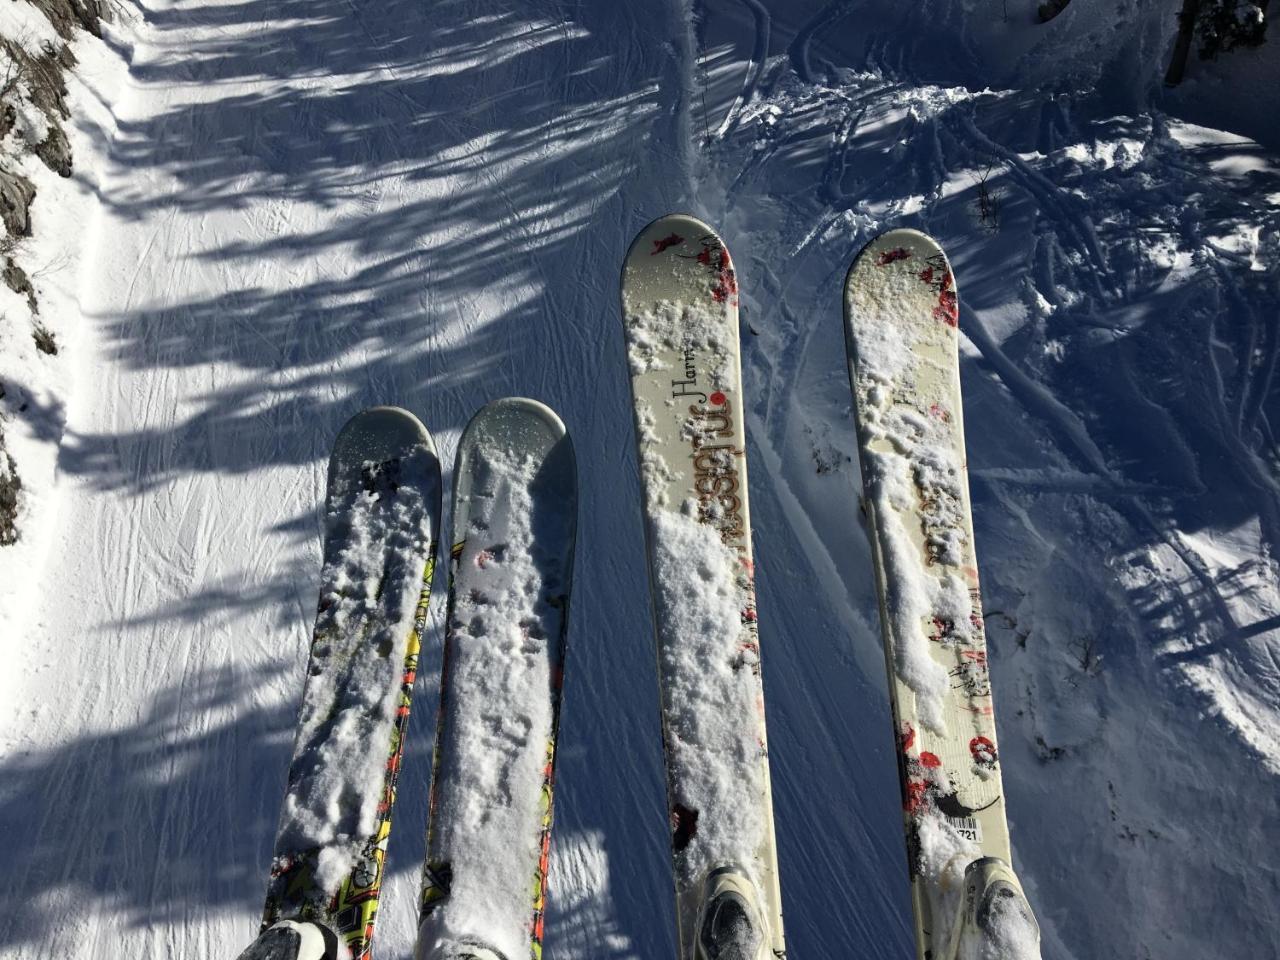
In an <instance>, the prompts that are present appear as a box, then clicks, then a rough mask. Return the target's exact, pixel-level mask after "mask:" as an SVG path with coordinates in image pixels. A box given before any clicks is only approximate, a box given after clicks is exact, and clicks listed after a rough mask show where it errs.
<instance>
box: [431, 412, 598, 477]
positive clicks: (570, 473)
mask: <svg viewBox="0 0 1280 960" xmlns="http://www.w3.org/2000/svg"><path fill="white" fill-rule="evenodd" d="M478 447H489V448H498V449H503V450H507V451H509V452H512V453H519V454H522V455H525V456H529V457H532V458H533V459H535V460H537V461H540V463H541V467H540V468H539V473H540V474H542V475H544V476H545V477H547V478H548V479H551V478H555V480H556V483H557V485H558V486H560V487H561V488H563V489H564V490H565V491H566V492H567V493H570V494H572V495H575V496H576V491H577V460H576V458H575V455H574V450H573V441H572V440H571V439H570V438H569V432H568V430H567V429H566V428H565V425H564V421H563V420H561V419H560V417H559V416H558V415H557V414H556V412H555V411H554V410H552V409H551V408H550V407H548V406H547V405H546V404H545V403H540V402H539V401H537V400H531V399H529V398H528V397H503V398H502V399H501V400H493V401H490V402H489V403H487V404H485V405H484V406H483V407H481V408H480V410H479V411H477V412H476V414H475V416H473V417H472V418H471V421H470V422H469V423H468V424H467V426H466V428H465V429H464V430H463V431H462V438H461V439H460V440H459V441H458V462H457V468H456V473H457V474H459V475H461V474H464V473H465V472H466V471H467V469H468V463H469V461H470V460H471V458H472V456H473V451H475V450H476V449H477V448H478Z"/></svg>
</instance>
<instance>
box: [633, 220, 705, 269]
mask: <svg viewBox="0 0 1280 960" xmlns="http://www.w3.org/2000/svg"><path fill="white" fill-rule="evenodd" d="M706 236H712V237H715V238H716V239H717V240H718V239H719V238H720V234H719V233H717V232H716V229H715V227H713V226H711V225H710V224H709V223H706V222H704V221H702V220H699V219H698V218H697V217H695V216H694V215H693V214H691V213H668V214H667V215H666V216H662V217H658V219H656V220H653V221H650V222H649V224H648V225H646V226H645V228H644V229H643V230H641V231H640V232H639V233H638V234H636V238H635V239H634V240H632V241H631V246H630V247H629V248H627V257H626V260H627V261H628V262H630V261H633V260H636V259H639V258H641V257H648V256H653V255H656V254H659V253H662V252H663V251H664V250H666V249H669V248H670V247H673V246H675V245H676V244H680V243H695V242H696V241H697V240H698V238H699V237H706ZM673 238H674V239H673ZM723 245H724V242H723V241H721V246H723ZM693 252H694V253H696V252H697V249H694V250H693Z"/></svg>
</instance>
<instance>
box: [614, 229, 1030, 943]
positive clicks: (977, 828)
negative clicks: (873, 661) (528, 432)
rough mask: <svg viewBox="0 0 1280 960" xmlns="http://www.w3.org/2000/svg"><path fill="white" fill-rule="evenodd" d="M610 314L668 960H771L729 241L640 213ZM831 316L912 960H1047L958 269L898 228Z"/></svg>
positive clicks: (929, 243)
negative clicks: (1021, 874) (641, 551)
mask: <svg viewBox="0 0 1280 960" xmlns="http://www.w3.org/2000/svg"><path fill="white" fill-rule="evenodd" d="M622 306H623V316H624V321H625V324H626V332H627V346H628V360H629V362H630V366H631V381H632V395H633V398H634V409H635V427H636V437H637V441H638V445H639V453H640V471H641V478H642V487H643V494H644V497H643V513H644V516H645V520H646V534H647V540H648V553H649V576H650V586H651V593H652V597H653V607H654V623H655V629H656V632H657V640H658V643H657V647H658V675H659V678H660V680H661V685H662V713H663V718H662V719H663V745H664V749H665V752H666V764H667V791H668V801H669V808H670V812H671V826H672V849H673V859H674V873H675V886H676V913H677V920H678V926H679V949H680V957H681V960H707V958H711V960H714V958H717V957H726V958H729V957H732V958H734V960H738V958H742V960H766V958H767V957H769V956H770V955H772V956H774V957H778V958H781V957H783V956H784V941H783V931H782V911H781V895H780V888H779V883H778V865H777V858H776V854H775V846H774V836H773V813H772V802H771V798H770V796H771V795H770V790H769V769H768V761H767V747H766V743H767V741H766V736H765V722H764V698H763V691H762V688H761V683H760V646H759V638H758V634H757V628H756V611H755V600H754V593H753V589H752V563H753V561H752V549H751V528H750V519H749V511H748V501H747V477H746V458H745V452H746V441H745V434H744V428H743V393H742V378H741V372H740V359H739V348H738V285H737V278H736V274H735V272H734V269H733V266H732V262H731V260H730V257H729V252H728V250H727V249H726V247H725V244H724V242H723V240H721V239H720V237H718V236H717V235H716V233H715V232H714V231H713V230H712V229H711V228H710V227H709V226H707V225H706V224H704V223H702V222H701V221H699V220H696V219H694V218H693V217H688V216H670V217H664V218H662V219H660V220H657V221H655V222H654V223H652V224H650V225H649V226H648V227H647V228H645V230H644V231H643V232H642V233H641V234H640V236H639V237H638V238H637V239H636V241H635V243H634V244H633V245H632V247H631V250H630V251H629V253H628V255H627V260H626V265H625V267H624V269H623V279H622ZM844 306H845V310H844V314H845V332H846V345H847V350H848V359H849V377H850V385H851V388H852V391H853V397H854V407H855V410H856V416H857V427H858V440H859V454H860V463H861V470H862V478H863V488H864V493H865V503H866V508H867V515H868V519H869V521H870V529H871V534H872V536H871V540H872V557H873V565H874V567H875V574H876V586H877V592H878V595H879V601H880V615H881V623H882V628H883V638H884V648H885V656H886V663H887V666H888V673H889V677H890V692H891V701H892V706H893V714H894V719H895V723H896V725H897V730H898V759H899V772H900V780H901V787H902V797H903V816H904V826H905V831H906V836H907V846H908V862H909V864H910V872H911V879H912V901H913V907H914V913H915V921H916V923H915V926H916V930H915V933H916V944H917V954H918V957H919V958H920V960H979V958H984V960H990V958H995V957H999V958H1002V960H1004V958H1007V960H1029V958H1032V957H1036V958H1038V957H1039V929H1038V927H1037V925H1036V922H1035V919H1034V916H1033V915H1032V913H1031V910H1030V908H1029V906H1028V905H1027V901H1026V898H1025V896H1024V895H1023V892H1022V888H1021V886H1020V884H1019V883H1018V880H1017V877H1016V876H1015V875H1014V873H1013V870H1012V867H1011V865H1010V864H1011V858H1010V845H1009V833H1008V827H1007V824H1006V821H1005V813H1004V796H1003V790H1002V787H1001V781H1000V768H999V754H998V750H997V746H996V731H995V715H994V710H993V707H992V701H991V684H990V679H989V675H988V670H987V659H986V643H985V637H984V634H983V623H982V607H981V602H980V596H979V592H978V570H977V563H976V560H975V557H974V548H973V524H972V519H971V509H970V503H969V489H968V482H967V478H966V475H965V453H964V433H963V418H962V412H961V404H960V378H959V347H958V339H959V337H958V329H957V322H958V316H959V311H958V298H957V293H956V288H955V281H954V277H953V275H952V272H951V266H950V264H949V263H948V261H947V258H946V256H945V255H944V254H943V252H942V250H941V248H939V247H938V245H937V244H936V243H935V242H934V241H933V240H932V239H930V238H929V237H927V236H925V235H924V234H922V233H919V232H917V231H914V230H893V231H890V232H888V233H885V234H882V235H881V236H880V237H878V238H876V239H875V240H873V241H872V242H871V243H870V244H868V245H867V246H866V247H865V248H864V249H863V250H862V252H861V253H860V254H859V255H858V257H857V258H856V259H855V261H854V264H853V266H852V267H851V269H850V271H849V274H848V277H847V280H846V283H845V302H844ZM739 903H740V905H739ZM726 905H727V906H726ZM726 910H728V912H729V916H728V917H727V918H726V917H723V916H722V914H724V912H725V911H726ZM717 923H723V924H736V925H737V930H738V936H737V938H736V942H734V941H735V938H734V937H733V936H729V937H728V938H727V941H724V931H722V930H719V929H717ZM718 936H719V937H720V938H721V940H717V937H718ZM722 941H724V942H722ZM725 942H728V945H727V946H725Z"/></svg>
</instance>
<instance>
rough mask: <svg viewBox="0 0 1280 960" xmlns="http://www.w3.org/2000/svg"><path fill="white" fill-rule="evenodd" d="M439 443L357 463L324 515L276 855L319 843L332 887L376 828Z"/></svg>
mask: <svg viewBox="0 0 1280 960" xmlns="http://www.w3.org/2000/svg"><path fill="white" fill-rule="evenodd" d="M438 499H439V474H438V468H437V466H436V459H435V456H434V454H431V453H429V452H428V451H427V450H426V449H423V448H419V449H417V450H414V451H413V452H412V453H410V454H409V455H408V456H405V457H403V458H399V459H398V460H397V461H395V462H394V463H390V462H388V463H374V462H369V463H365V464H362V465H360V464H352V465H349V466H348V469H347V470H346V471H340V472H339V473H338V474H337V476H336V477H335V481H334V488H333V489H332V490H331V491H330V493H329V499H328V503H327V508H326V512H327V516H326V518H325V538H326V542H325V563H324V567H323V570H322V571H321V578H320V604H319V613H318V614H317V615H316V621H315V632H314V635H313V638H312V642H311V654H310V659H309V661H308V665H307V671H306V684H305V689H304V692H303V699H302V708H301V710H300V712H299V716H298V734H297V737H298V739H297V743H296V745H295V747H294V756H293V761H292V763H291V764H290V768H289V789H288V792H287V793H286V794H285V797H284V803H283V805H282V808H281V814H280V826H279V832H278V834H277V841H276V856H277V857H281V858H283V859H284V860H285V861H287V860H289V859H290V858H291V856H292V855H294V854H298V853H309V852H310V851H313V850H317V851H319V852H318V853H317V854H316V859H315V866H316V872H315V883H316V884H317V886H319V887H320V888H321V889H324V890H329V891H333V890H336V889H337V888H338V885H339V884H340V883H341V882H342V881H343V880H344V879H345V878H346V877H347V875H348V874H349V873H350V872H351V868H352V866H354V864H355V862H356V860H357V858H359V857H360V856H361V855H362V854H363V853H364V847H365V845H366V843H367V842H368V840H369V838H371V837H373V836H374V834H375V831H376V827H377V823H378V820H379V819H380V818H379V806H380V804H381V803H382V801H383V798H384V787H383V782H384V780H385V776H386V766H387V758H388V755H389V754H390V752H391V749H392V746H393V743H394V740H393V737H392V728H393V727H394V725H395V721H396V713H397V711H398V710H399V708H400V703H401V687H402V684H403V679H404V674H405V666H406V665H405V659H406V655H407V654H408V653H409V652H410V650H409V647H410V644H413V646H414V647H416V646H417V644H418V637H417V635H416V629H417V628H416V627H415V623H414V621H415V613H416V610H417V607H418V605H419V603H420V602H421V593H422V588H423V582H422V574H423V570H424V569H425V567H426V563H427V560H428V559H429V557H430V554H431V547H432V544H433V542H434V540H435V536H436V531H435V530H433V529H432V516H431V509H432V507H431V504H432V501H433V500H434V501H437V502H438Z"/></svg>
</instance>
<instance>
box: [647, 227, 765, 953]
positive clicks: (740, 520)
mask: <svg viewBox="0 0 1280 960" xmlns="http://www.w3.org/2000/svg"><path fill="white" fill-rule="evenodd" d="M622 314H623V321H624V326H625V331H626V342H627V356H628V360H629V363H630V368H631V387H632V396H633V399H634V407H635V427H636V440H637V444H638V450H639V459H640V472H641V485H642V488H643V502H642V512H643V515H644V520H645V535H646V542H647V546H648V558H649V583H650V589H651V594H652V599H653V618H654V626H655V630H656V633H657V660H658V678H659V682H660V686H661V704H662V733H663V748H664V751H665V757H666V767H667V797H668V805H669V809H670V815H671V829H672V853H673V863H674V873H675V888H676V915H677V923H678V930H677V935H678V940H679V952H680V957H681V958H682V960H693V958H695V957H698V958H701V957H712V958H714V957H718V956H719V957H730V956H734V957H738V956H740V957H742V958H743V960H758V958H761V957H768V956H771V955H772V956H775V957H782V956H784V953H785V951H784V946H783V931H782V898H781V893H780V890H779V885H778V864H777V858H776V853H775V846H774V834H773V805H772V798H771V793H770V787H769V762H768V753H767V747H766V738H765V719H764V695H763V689H762V686H761V680H760V648H759V642H758V636H757V631H756V611H755V594H754V589H753V586H752V575H753V567H752V562H753V561H752V549H751V523H750V514H749V511H748V504H747V470H746V441H745V435H744V430H743V402H742V374H741V369H740V360H739V348H738V288H737V279H736V276H735V274H734V270H733V265H732V263H731V261H730V258H729V251H728V250H727V249H726V248H725V245H724V242H723V241H722V240H721V239H720V238H719V237H718V236H716V233H715V231H714V230H712V229H711V228H710V227H709V226H707V225H706V224H705V223H702V222H701V221H699V220H696V219H695V218H693V217H690V216H684V215H674V216H668V217H663V218H661V219H659V220H656V221H654V222H653V223H651V224H649V226H647V227H646V228H645V229H644V230H643V231H641V233H640V235H639V236H638V237H637V238H636V240H635V242H634V243H632V245H631V249H630V250H629V251H628V252H627V258H626V262H625V264H624V266H623V270H622ZM726 938H728V940H733V941H734V943H733V944H732V945H730V944H729V942H728V940H726ZM733 950H737V951H738V952H732V951H733Z"/></svg>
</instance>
